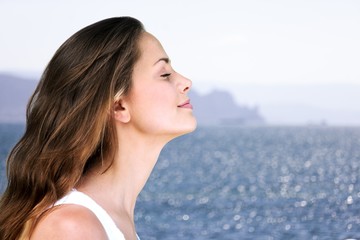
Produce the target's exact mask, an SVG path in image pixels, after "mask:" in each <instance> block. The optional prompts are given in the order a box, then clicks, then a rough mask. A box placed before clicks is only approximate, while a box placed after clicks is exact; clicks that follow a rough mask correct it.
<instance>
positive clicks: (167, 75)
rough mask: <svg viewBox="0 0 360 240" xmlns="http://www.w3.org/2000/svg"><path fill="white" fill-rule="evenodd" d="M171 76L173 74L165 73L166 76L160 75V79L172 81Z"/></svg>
mask: <svg viewBox="0 0 360 240" xmlns="http://www.w3.org/2000/svg"><path fill="white" fill-rule="evenodd" d="M170 75H171V73H165V74H162V75H160V77H162V78H166V79H170Z"/></svg>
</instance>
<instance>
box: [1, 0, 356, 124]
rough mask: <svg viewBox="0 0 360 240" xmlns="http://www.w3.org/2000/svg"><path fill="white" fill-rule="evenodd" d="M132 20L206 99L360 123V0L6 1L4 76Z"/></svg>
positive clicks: (38, 65) (29, 69)
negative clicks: (224, 96)
mask: <svg viewBox="0 0 360 240" xmlns="http://www.w3.org/2000/svg"><path fill="white" fill-rule="evenodd" d="M124 15H126V16H133V17H136V18H138V19H139V20H141V21H142V22H143V23H144V25H145V28H146V30H147V31H149V32H151V33H152V34H154V35H155V36H156V37H157V38H158V39H159V40H160V42H161V43H162V44H163V46H164V48H165V50H166V52H167V53H168V55H169V56H170V58H171V59H172V64H173V66H174V68H175V70H177V71H178V72H180V73H181V74H183V75H185V76H186V77H188V78H190V79H192V80H193V86H194V89H196V90H197V91H198V92H200V93H203V94H205V93H207V92H209V91H211V90H213V89H215V88H216V89H223V90H227V91H230V92H231V93H232V94H233V95H234V97H235V99H236V101H237V102H239V103H240V104H247V105H249V106H259V109H260V111H262V113H263V114H265V115H267V116H266V117H267V118H269V119H271V121H273V122H276V121H277V122H281V121H283V122H284V123H286V122H289V123H304V122H306V121H308V122H311V121H321V120H322V119H325V120H329V122H331V121H333V120H334V119H335V118H334V116H335V115H344V116H345V115H346V116H348V117H346V118H343V119H342V120H341V119H340V120H339V119H338V120H336V121H333V122H334V123H335V124H336V123H337V124H356V123H357V122H358V123H359V125H360V106H357V104H355V102H360V97H358V96H357V95H360V94H356V93H355V94H354V93H353V92H354V89H358V90H359V91H360V44H359V43H360V1H358V0H292V1H288V0H282V1H281V0H273V1H270V0H251V1H245V0H223V1H218V0H182V1H168V0H152V1H145V0H143V1H140V0H132V1H130V0H129V1H121V0H117V1H115V0H108V1H100V0H94V1H89V0H88V1H85V0H77V1H70V0H63V1H61V2H60V1H50V0H46V1H45V0H0V72H12V73H21V74H26V75H27V76H30V75H32V76H35V75H39V74H40V73H41V72H42V70H43V69H44V68H45V66H46V64H47V63H48V61H49V60H50V59H51V57H52V55H53V54H54V52H55V51H56V49H57V48H58V47H59V46H60V45H61V44H62V43H63V42H64V41H65V40H66V39H67V38H68V37H70V36H71V35H72V34H73V33H75V32H76V31H78V30H79V29H81V28H83V27H84V26H86V25H89V24H91V23H93V22H96V21H98V20H101V19H104V18H108V17H113V16H124ZM309 89H310V91H309ZM339 89H341V92H340V93H337V92H336V91H337V90H339ZM334 94H335V97H334ZM294 106H297V107H298V108H296V111H297V112H296V114H291V111H294ZM304 108H307V111H308V112H306V113H305V112H304V114H302V112H300V109H304ZM310 108H311V109H313V111H314V112H316V110H314V109H319V111H324V114H323V115H322V116H321V114H320V115H319V116H315V115H316V114H315V115H314V114H313V115H311V114H310V112H311V111H310V110H309V109H310ZM274 109H276V111H274ZM325 109H327V110H328V111H329V112H328V113H327V114H328V115H327V114H325ZM344 110H345V111H347V112H346V113H345V112H342V111H344ZM289 111H290V112H289ZM304 111H305V110H304ZM275 112H277V113H275ZM330 112H332V115H331V114H330ZM286 113H288V114H286ZM284 114H286V115H287V116H284ZM308 114H310V115H308ZM330 115H331V116H330ZM295 116H296V117H295Z"/></svg>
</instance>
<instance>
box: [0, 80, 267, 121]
mask: <svg viewBox="0 0 360 240" xmlns="http://www.w3.org/2000/svg"><path fill="white" fill-rule="evenodd" d="M36 85H37V81H35V80H29V79H24V78H19V77H15V76H11V75H5V74H0V122H2V123H5V122H6V123H9V122H11V123H21V122H25V111H26V105H27V102H28V100H29V98H30V96H31V94H32V93H33V91H34V90H35V87H36ZM189 96H190V98H191V103H192V104H193V105H194V114H195V116H196V118H197V120H198V124H199V125H259V124H264V122H265V121H264V118H263V117H262V116H261V115H260V114H259V112H258V109H257V108H248V107H246V106H239V105H237V104H236V103H235V101H234V99H233V97H232V95H231V94H230V93H229V92H226V91H219V90H216V91H213V92H211V93H209V94H206V95H200V94H198V93H197V92H196V91H195V90H192V91H190V94H189Z"/></svg>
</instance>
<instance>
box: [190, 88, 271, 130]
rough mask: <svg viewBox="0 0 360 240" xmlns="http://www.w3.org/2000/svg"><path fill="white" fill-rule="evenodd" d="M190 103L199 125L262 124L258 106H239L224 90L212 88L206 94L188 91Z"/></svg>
mask: <svg viewBox="0 0 360 240" xmlns="http://www.w3.org/2000/svg"><path fill="white" fill-rule="evenodd" d="M189 96H190V99H191V103H192V104H193V105H194V114H195V116H196V118H197V120H198V123H199V125H263V124H264V123H265V120H264V118H263V117H262V116H261V115H260V114H259V111H258V108H256V107H255V108H249V107H247V106H239V105H238V104H237V103H236V102H235V100H234V98H233V96H232V95H231V94H230V93H229V92H226V91H220V90H214V91H212V92H210V93H208V94H206V95H199V94H198V93H197V92H196V91H195V90H192V91H190V94H189Z"/></svg>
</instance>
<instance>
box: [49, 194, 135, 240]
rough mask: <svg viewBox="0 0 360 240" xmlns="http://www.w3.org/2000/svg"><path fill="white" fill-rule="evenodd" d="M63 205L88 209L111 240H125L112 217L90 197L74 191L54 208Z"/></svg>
mask: <svg viewBox="0 0 360 240" xmlns="http://www.w3.org/2000/svg"><path fill="white" fill-rule="evenodd" d="M61 204H76V205H81V206H83V207H86V208H87V209H89V210H90V211H92V212H93V213H94V214H95V215H96V217H97V218H98V219H99V221H100V222H101V224H102V226H103V227H104V229H105V232H106V234H107V236H108V239H109V240H125V237H124V234H122V232H121V231H120V229H119V228H118V227H117V226H116V224H115V222H114V220H113V219H112V218H111V217H110V215H109V214H108V213H107V212H106V211H105V210H104V209H103V208H102V207H101V206H100V205H99V204H97V203H96V202H95V201H94V200H93V199H92V198H90V197H89V196H88V195H86V194H84V193H82V192H79V191H77V190H75V189H74V190H72V191H70V192H69V193H68V194H67V195H66V196H64V197H63V198H61V199H59V200H58V201H57V202H55V204H54V206H57V205H61ZM138 239H139V237H138ZM139 240H140V239H139Z"/></svg>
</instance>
